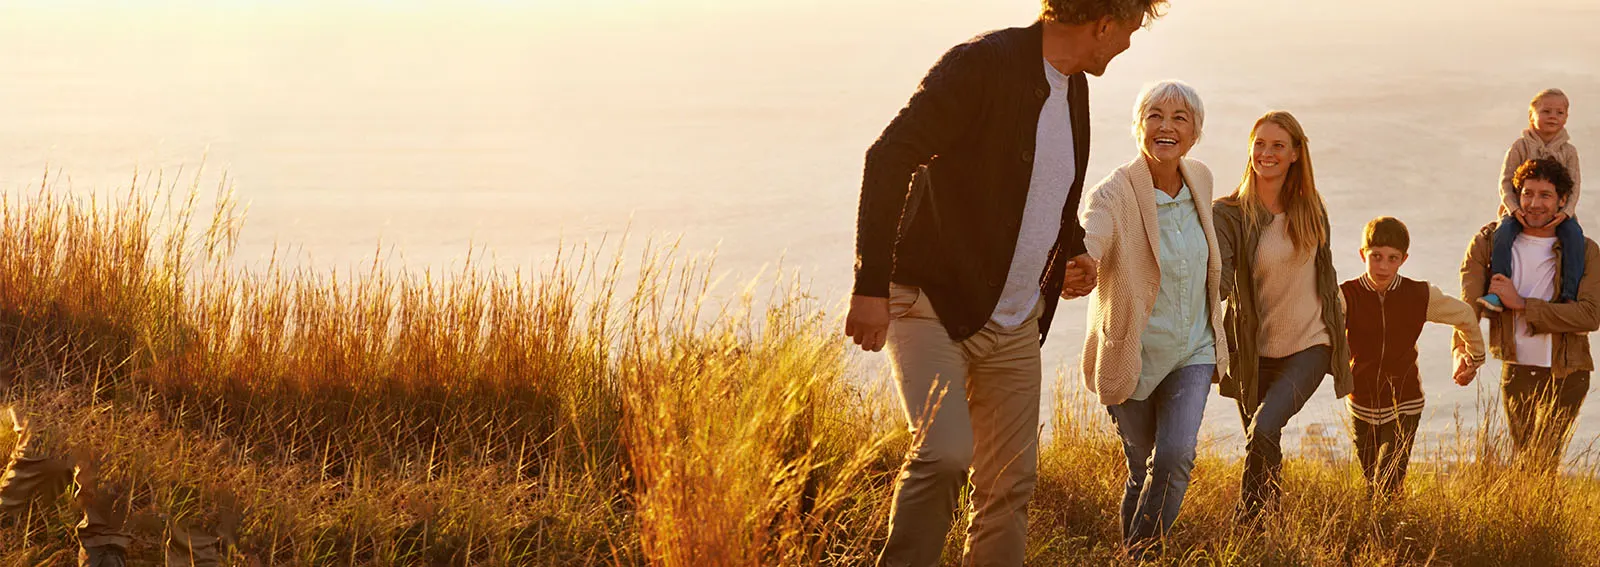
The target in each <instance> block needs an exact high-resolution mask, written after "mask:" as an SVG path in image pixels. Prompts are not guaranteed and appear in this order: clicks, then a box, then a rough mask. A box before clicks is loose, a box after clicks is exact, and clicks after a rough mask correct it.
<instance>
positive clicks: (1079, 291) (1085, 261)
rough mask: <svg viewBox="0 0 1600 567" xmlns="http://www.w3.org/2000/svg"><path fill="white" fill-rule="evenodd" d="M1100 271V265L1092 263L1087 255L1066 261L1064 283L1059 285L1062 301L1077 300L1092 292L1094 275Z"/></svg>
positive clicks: (1080, 255) (1091, 259)
mask: <svg viewBox="0 0 1600 567" xmlns="http://www.w3.org/2000/svg"><path fill="white" fill-rule="evenodd" d="M1099 270H1100V263H1099V262H1096V261H1094V258H1092V257H1090V256H1089V254H1088V253H1083V254H1079V255H1078V257H1076V258H1073V259H1071V260H1068V261H1067V276H1066V281H1064V282H1062V284H1061V298H1062V299H1077V298H1079V297H1083V296H1085V295H1089V292H1091V291H1094V286H1095V283H1096V279H1095V278H1096V273H1097V272H1098V271H1099Z"/></svg>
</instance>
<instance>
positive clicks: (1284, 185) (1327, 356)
mask: <svg viewBox="0 0 1600 567" xmlns="http://www.w3.org/2000/svg"><path fill="white" fill-rule="evenodd" d="M1214 210H1215V215H1216V222H1217V238H1218V240H1219V241H1220V242H1221V244H1220V248H1221V253H1222V296H1223V298H1224V299H1227V300H1228V313H1227V322H1226V325H1225V327H1226V329H1227V339H1228V344H1229V345H1231V346H1232V352H1231V356H1230V364H1229V365H1228V367H1227V368H1228V371H1227V374H1226V375H1225V376H1224V378H1223V381H1222V388H1221V389H1222V394H1223V395H1225V396H1228V397H1231V398H1234V399H1235V400H1237V401H1238V402H1239V414H1240V416H1241V417H1242V418H1243V419H1244V427H1245V445H1246V454H1245V467H1244V478H1243V479H1242V482H1241V485H1240V491H1239V494H1240V503H1239V504H1240V505H1239V516H1240V519H1241V520H1245V521H1250V522H1253V521H1254V520H1255V519H1256V518H1257V517H1258V516H1259V515H1260V513H1261V511H1262V509H1263V508H1265V507H1266V506H1267V505H1268V504H1270V503H1272V502H1274V501H1275V500H1276V499H1277V496H1278V494H1279V493H1280V492H1281V488H1280V485H1279V481H1280V478H1281V471H1282V469H1283V450H1282V446H1281V441H1282V438H1283V427H1284V425H1285V424H1287V423H1288V422H1289V418H1290V417H1293V416H1294V414H1296V413H1299V411H1300V408H1302V407H1304V406H1305V403H1306V400H1308V399H1309V398H1310V397H1311V394H1312V393H1313V392H1315V391H1316V390H1317V386H1319V385H1321V384H1322V377H1323V376H1324V375H1327V374H1332V375H1333V377H1334V395H1335V396H1337V397H1340V398H1343V397H1344V396H1345V395H1347V394H1349V393H1350V391H1351V389H1352V387H1353V384H1354V381H1353V379H1352V378H1351V374H1350V349H1349V347H1348V345H1346V343H1345V334H1344V313H1343V311H1342V310H1341V308H1340V303H1339V295H1340V292H1339V280H1338V277H1337V275H1336V274H1335V273H1334V271H1333V254H1332V252H1331V250H1330V249H1329V247H1328V232H1329V229H1328V213H1327V207H1326V206H1324V204H1323V202H1322V196H1321V195H1319V194H1318V193H1317V187H1316V181H1315V177H1314V175H1313V170H1312V167H1311V147H1310V145H1309V143H1308V140H1307V138H1306V134H1305V129H1303V128H1301V126H1300V122H1299V121H1298V120H1295V118H1294V116H1293V115H1291V114H1289V113H1287V112H1281V111H1276V112H1269V113H1267V114H1266V115H1265V116H1262V117H1261V118H1260V119H1259V120H1257V121H1256V123H1255V127H1253V128H1252V129H1251V131H1250V163H1249V167H1248V168H1246V169H1245V174H1244V180H1243V181H1241V182H1240V183H1239V187H1238V189H1236V190H1234V192H1233V194H1231V195H1228V196H1227V197H1224V198H1222V199H1219V200H1218V201H1217V202H1216V205H1215V209H1214Z"/></svg>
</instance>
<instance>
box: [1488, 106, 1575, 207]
mask: <svg viewBox="0 0 1600 567" xmlns="http://www.w3.org/2000/svg"><path fill="white" fill-rule="evenodd" d="M1570 140H1571V138H1570V137H1569V136H1567V131H1566V129H1564V128H1563V129H1562V130H1561V133H1560V134H1557V135H1556V139H1554V140H1551V141H1550V142H1549V143H1545V141H1544V139H1543V138H1540V137H1539V133H1538V132H1535V131H1534V130H1533V129H1532V128H1527V129H1524V130H1523V131H1522V137H1521V138H1517V141H1515V142H1512V143H1511V149H1509V150H1506V163H1505V165H1503V166H1501V168H1500V202H1501V204H1502V205H1504V206H1505V210H1506V212H1507V213H1508V214H1509V213H1514V212H1517V211H1518V210H1520V209H1521V208H1522V203H1521V201H1519V200H1518V199H1517V188H1516V187H1514V186H1512V184H1511V177H1512V176H1514V175H1516V173H1517V168H1518V167H1520V166H1522V164H1523V163H1525V162H1527V161H1528V160H1530V159H1542V158H1555V160H1556V161H1558V162H1561V165H1563V166H1565V167H1566V168H1567V172H1568V173H1570V174H1572V196H1571V197H1567V208H1565V209H1562V212H1564V213H1567V216H1569V217H1572V218H1578V190H1579V189H1580V188H1581V185H1582V179H1581V178H1580V175H1579V170H1578V148H1577V147H1575V146H1573V145H1572V143H1571V142H1570Z"/></svg>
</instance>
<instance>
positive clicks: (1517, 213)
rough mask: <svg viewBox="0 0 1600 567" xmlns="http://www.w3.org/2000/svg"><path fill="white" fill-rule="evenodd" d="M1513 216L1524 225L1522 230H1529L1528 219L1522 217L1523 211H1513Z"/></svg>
mask: <svg viewBox="0 0 1600 567" xmlns="http://www.w3.org/2000/svg"><path fill="white" fill-rule="evenodd" d="M1511 216H1512V217H1514V218H1516V219H1517V222H1518V223H1521V224H1522V228H1528V217H1525V216H1522V209H1517V210H1515V211H1512V212H1511Z"/></svg>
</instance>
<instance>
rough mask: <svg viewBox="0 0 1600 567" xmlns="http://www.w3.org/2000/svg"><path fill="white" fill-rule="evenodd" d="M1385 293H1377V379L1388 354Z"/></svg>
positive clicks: (1387, 313) (1387, 320)
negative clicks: (1378, 341) (1378, 340)
mask: <svg viewBox="0 0 1600 567" xmlns="http://www.w3.org/2000/svg"><path fill="white" fill-rule="evenodd" d="M1385 299H1387V294H1385V293H1382V292H1379V293H1378V322H1379V327H1378V338H1379V339H1380V340H1381V341H1382V342H1380V343H1378V379H1379V380H1380V381H1381V380H1382V379H1383V367H1384V364H1383V363H1384V358H1385V357H1387V356H1388V354H1389V308H1388V307H1385V306H1384V300H1385Z"/></svg>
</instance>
